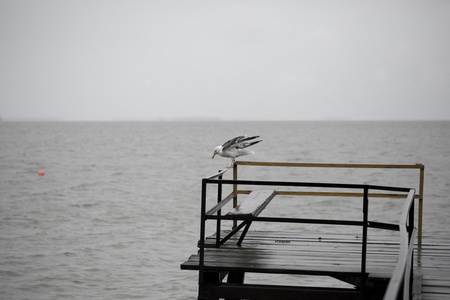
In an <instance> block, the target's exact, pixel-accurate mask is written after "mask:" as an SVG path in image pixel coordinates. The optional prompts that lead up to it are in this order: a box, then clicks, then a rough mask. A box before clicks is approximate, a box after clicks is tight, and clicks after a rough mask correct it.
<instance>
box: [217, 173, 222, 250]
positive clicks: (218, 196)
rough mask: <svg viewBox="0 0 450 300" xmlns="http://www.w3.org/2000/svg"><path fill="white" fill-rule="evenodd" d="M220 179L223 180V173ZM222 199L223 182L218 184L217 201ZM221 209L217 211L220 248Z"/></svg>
mask: <svg viewBox="0 0 450 300" xmlns="http://www.w3.org/2000/svg"><path fill="white" fill-rule="evenodd" d="M220 172H222V170H219V173H220ZM218 179H219V180H222V175H220V176H219V177H218ZM220 201H222V183H220V182H219V183H218V184H217V203H220ZM221 211H222V210H221V209H219V210H218V211H217V225H216V247H217V248H219V246H220V228H221V220H220V219H221V218H220V216H221Z"/></svg>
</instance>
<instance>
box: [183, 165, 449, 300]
mask: <svg viewBox="0 0 450 300" xmlns="http://www.w3.org/2000/svg"><path fill="white" fill-rule="evenodd" d="M238 164H240V165H248V164H252V165H260V166H261V165H263V166H274V165H275V166H288V167H292V166H295V167H314V164H285V163H282V164H280V163H275V164H274V163H248V162H237V164H235V166H234V170H233V179H232V180H226V179H223V178H222V177H223V174H224V173H225V171H223V172H219V173H218V174H215V175H214V176H211V177H208V178H204V179H203V180H202V207H201V229H200V240H199V243H198V246H199V252H198V253H196V254H193V255H191V256H190V257H189V259H188V260H187V261H186V262H184V263H183V264H181V269H184V270H196V271H198V272H199V295H198V299H286V300H289V299H413V298H414V299H447V297H448V296H449V295H448V293H449V292H450V288H449V285H450V279H449V278H450V276H449V275H450V272H449V270H450V259H449V258H450V254H449V253H450V252H449V250H450V242H445V243H443V244H441V245H440V246H437V245H436V244H434V243H435V241H431V240H430V243H429V242H428V240H424V241H423V244H422V233H421V229H422V228H421V227H422V226H421V222H422V217H421V215H422V200H423V169H424V168H423V165H395V166H393V165H351V166H350V165H336V164H333V165H331V164H317V166H316V167H322V168H323V167H336V166H337V167H354V168H363V167H364V168H400V169H403V168H405V169H418V170H420V173H419V177H420V181H419V188H418V190H419V193H416V190H415V189H414V188H398V187H387V186H372V185H357V184H330V183H305V182H286V181H276V182H275V181H255V180H238V179H237V165H238ZM227 186H228V187H231V191H230V193H229V194H228V195H227V196H225V197H223V196H222V193H223V192H224V191H225V190H226V187H227ZM241 186H245V187H246V189H245V190H244V189H239V187H241ZM207 187H208V192H207ZM211 187H213V189H214V192H213V195H216V196H214V197H213V198H216V200H217V201H215V202H214V203H212V205H211V204H209V205H208V201H207V198H211V196H210V195H211V192H210V191H209V190H210V189H211ZM267 187H270V189H267ZM274 187H276V190H274V189H272V188H274ZM311 188H313V189H314V190H311ZM317 189H321V190H322V191H320V192H317ZM330 190H331V191H330ZM242 194H247V196H246V198H245V199H244V200H241V201H240V203H239V205H237V202H238V201H237V196H238V195H242ZM281 195H290V196H305V195H308V196H327V197H361V212H362V219H360V220H348V219H344V220H343V219H333V220H330V219H305V218H296V217H279V216H268V217H261V216H260V214H261V212H262V211H263V210H264V209H265V208H266V207H267V206H268V205H271V204H270V203H271V202H273V201H276V198H277V197H279V196H281ZM274 198H275V199H274ZM369 198H370V199H371V200H370V201H374V200H372V199H378V198H399V199H402V200H401V201H404V203H405V204H404V206H403V209H402V214H401V220H399V222H398V224H391V223H389V222H380V221H373V220H371V219H370V216H369V215H370V214H369V202H370V201H369ZM272 199H274V200H272ZM416 199H418V200H419V203H418V205H415V204H414V203H415V200H416ZM231 200H233V201H231ZM231 202H233V206H232V208H231V209H230V210H229V212H228V213H226V214H222V210H224V211H225V209H226V207H227V204H229V203H231ZM209 203H210V201H209ZM415 206H417V207H418V208H419V209H418V211H417V215H416V214H415V211H414V208H415ZM415 216H416V219H418V220H419V229H420V230H419V233H418V234H417V232H418V231H417V230H416V225H415V224H414V222H415ZM208 221H209V222H208ZM211 221H212V222H211ZM230 222H232V224H233V225H232V229H224V228H223V226H224V225H223V224H224V223H228V224H230ZM256 222H262V223H285V224H321V225H323V224H325V225H327V226H331V227H332V226H348V227H351V228H353V229H354V228H357V229H358V228H359V232H360V234H356V235H355V234H346V233H341V234H338V233H336V232H334V233H333V232H332V233H328V234H326V233H323V232H320V233H317V234H315V233H309V234H305V233H302V232H298V231H294V232H293V231H269V230H257V231H255V230H250V227H251V226H252V224H254V223H256ZM210 223H213V224H214V226H213V229H215V233H214V234H212V235H209V236H207V235H206V231H207V228H209V227H211V226H210V225H209V227H208V225H207V224H210ZM228 228H230V227H228ZM369 229H370V230H369ZM386 230H387V231H389V232H393V233H394V234H383V232H386ZM369 231H370V232H369ZM352 232H354V230H352ZM417 237H418V238H417ZM416 238H417V239H416ZM411 266H413V267H412V268H411ZM251 273H264V274H269V275H270V274H301V275H308V276H329V277H333V278H336V279H338V280H340V281H343V282H345V283H348V285H347V286H349V287H345V288H335V287H326V286H325V287H324V286H320V287H310V286H292V285H290V286H286V285H282V284H274V283H273V282H271V281H270V280H269V281H270V282H268V283H266V284H248V283H245V276H246V274H251ZM225 278H226V279H225Z"/></svg>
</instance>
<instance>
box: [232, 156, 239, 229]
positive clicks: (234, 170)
mask: <svg viewBox="0 0 450 300" xmlns="http://www.w3.org/2000/svg"><path fill="white" fill-rule="evenodd" d="M233 180H237V164H236V163H234V165H233ZM233 193H234V195H235V196H234V197H233V208H236V206H237V201H238V200H237V184H233ZM236 226H237V221H236V220H233V227H232V229H234V228H236Z"/></svg>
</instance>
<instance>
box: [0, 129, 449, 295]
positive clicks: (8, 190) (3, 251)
mask: <svg viewBox="0 0 450 300" xmlns="http://www.w3.org/2000/svg"><path fill="white" fill-rule="evenodd" d="M239 134H249V135H250V134H251V135H253V134H259V135H261V136H262V138H263V140H264V141H263V142H262V143H261V144H259V145H257V146H256V147H255V149H254V150H255V151H256V152H257V154H256V156H254V157H249V158H248V159H249V160H258V161H287V162H334V163H396V164H414V163H423V164H424V165H425V171H426V172H425V174H426V175H425V210H424V214H425V215H424V231H425V234H428V235H430V234H437V233H439V234H446V230H447V228H449V227H448V226H449V225H450V221H449V220H448V219H449V218H448V213H449V212H450V208H449V197H448V195H449V194H450V171H449V170H450V122H199V123H196V122H185V123H177V122H130V123H127V122H117V123H95V122H94V123H59V122H55V123H20V122H13V123H9V122H2V123H0V298H1V299H196V293H197V274H196V272H190V271H181V270H180V268H179V265H180V263H182V262H183V261H184V260H186V259H187V257H188V256H189V255H190V254H192V253H195V252H196V250H197V249H196V243H197V240H198V231H199V204H200V199H199V196H200V180H201V178H202V177H205V176H207V175H211V174H213V173H215V172H216V171H217V170H218V169H222V168H223V167H224V166H226V165H227V164H229V161H228V160H227V159H223V158H220V157H219V158H216V159H214V160H211V155H212V150H213V148H214V146H216V145H218V144H221V143H223V142H224V141H225V140H227V139H228V138H231V137H233V136H235V135H239ZM41 169H42V170H44V171H45V175H44V176H38V170H41ZM291 172H293V171H291V170H289V171H274V172H271V173H270V174H264V175H267V176H269V177H270V176H273V177H278V176H284V174H285V173H287V174H290V173H291ZM344 175H346V176H343V175H342V174H333V173H326V174H323V172H322V173H320V171H313V170H309V171H305V172H301V173H300V174H294V176H297V177H298V178H299V179H300V180H303V181H318V180H319V179H318V177H323V178H324V180H323V181H333V182H336V181H343V182H347V179H343V178H350V179H351V180H354V181H356V182H358V183H366V182H367V183H374V184H378V183H380V184H389V183H395V185H404V184H408V185H409V183H404V182H402V181H401V179H400V177H398V176H396V175H395V174H394V175H392V176H391V177H389V176H388V177H386V176H385V175H384V174H383V173H380V171H379V170H373V171H370V172H368V173H367V174H364V175H363V176H361V175H360V174H359V175H353V174H351V173H348V172H347V173H345V174H344ZM249 176H251V174H250V175H249ZM257 176H262V174H260V173H258V175H257ZM411 178H416V177H414V176H410V177H408V176H407V180H410V179H411ZM386 181H388V182H386ZM293 205H294V207H293V208H292V209H293V210H294V211H295V210H296V209H301V207H295V204H293ZM321 205H323V207H326V208H328V211H331V212H336V211H338V212H339V211H345V204H344V207H342V205H343V204H342V203H340V204H339V205H340V206H339V207H337V206H336V207H333V203H332V202H324V203H322V204H321ZM389 205H390V204H389V203H388V204H386V206H381V207H380V208H379V210H380V211H379V212H378V213H379V214H384V215H386V214H389V211H390V209H389V207H390V206H389Z"/></svg>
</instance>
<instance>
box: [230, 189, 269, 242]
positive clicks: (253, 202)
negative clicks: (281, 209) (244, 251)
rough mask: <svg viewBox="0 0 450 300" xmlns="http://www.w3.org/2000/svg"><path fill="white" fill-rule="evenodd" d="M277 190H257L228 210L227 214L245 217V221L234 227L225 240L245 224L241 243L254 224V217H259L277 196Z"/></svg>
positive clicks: (240, 217) (239, 217) (238, 217)
mask: <svg viewBox="0 0 450 300" xmlns="http://www.w3.org/2000/svg"><path fill="white" fill-rule="evenodd" d="M276 194H277V192H276V191H275V190H255V191H252V192H251V193H250V194H248V196H247V198H245V199H244V200H243V201H242V202H241V203H240V204H239V205H238V206H236V207H235V208H234V209H233V210H232V211H230V212H228V213H227V214H226V215H227V216H234V217H236V219H243V222H242V223H241V224H240V225H239V226H237V227H236V228H234V229H233V230H232V231H231V232H230V234H228V235H227V236H226V237H225V238H224V239H223V242H225V241H226V240H228V239H229V238H230V237H232V236H233V235H234V234H235V233H237V232H238V231H239V230H240V229H241V228H242V227H244V226H245V228H244V231H243V232H242V234H241V237H240V238H239V240H238V242H237V245H241V244H242V241H243V240H244V238H245V235H246V234H247V231H248V229H249V228H250V225H251V224H252V218H254V217H257V216H258V215H259V214H260V213H261V212H262V211H263V210H264V209H265V208H266V206H267V205H268V204H269V202H270V201H271V200H272V199H273V198H274V197H275V195H276Z"/></svg>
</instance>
